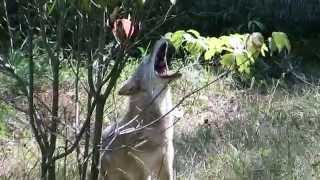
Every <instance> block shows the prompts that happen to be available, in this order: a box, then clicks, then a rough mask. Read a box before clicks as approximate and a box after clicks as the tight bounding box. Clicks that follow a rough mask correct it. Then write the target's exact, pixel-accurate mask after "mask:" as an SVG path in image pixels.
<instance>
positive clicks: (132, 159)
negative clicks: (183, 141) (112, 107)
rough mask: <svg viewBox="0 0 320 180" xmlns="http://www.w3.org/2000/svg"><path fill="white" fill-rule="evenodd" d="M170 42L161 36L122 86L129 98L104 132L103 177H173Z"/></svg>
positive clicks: (144, 179) (114, 179) (126, 179)
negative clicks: (121, 113) (122, 112)
mask: <svg viewBox="0 0 320 180" xmlns="http://www.w3.org/2000/svg"><path fill="white" fill-rule="evenodd" d="M167 50H168V42H167V41H166V40H164V39H160V40H158V41H157V42H156V44H155V46H154V48H153V51H152V53H151V54H150V55H148V56H146V57H144V59H143V62H142V64H141V65H140V66H139V67H138V69H137V70H136V72H135V73H134V74H133V76H132V77H131V78H130V79H129V80H127V81H126V82H125V84H124V85H123V87H122V88H121V89H120V91H119V94H120V95H127V96H129V107H128V112H127V113H126V114H125V116H124V118H123V119H122V121H120V122H118V123H115V124H113V125H112V126H109V127H108V128H107V129H105V130H104V132H103V135H102V147H101V148H102V156H101V161H100V180H151V179H160V180H173V167H172V166H173V158H174V149H173V142H172V139H173V118H172V116H171V115H170V113H168V112H169V111H170V110H171V109H172V102H171V101H172V98H171V93H170V87H169V85H168V84H169V82H170V81H172V80H174V79H177V78H179V77H180V76H181V74H180V73H177V72H176V73H173V72H171V71H169V69H168V62H167Z"/></svg>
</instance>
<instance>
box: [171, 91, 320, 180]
mask: <svg viewBox="0 0 320 180" xmlns="http://www.w3.org/2000/svg"><path fill="white" fill-rule="evenodd" d="M274 92H275V93H274V94H273V92H271V93H268V94H265V95H261V94H252V93H247V94H246V95H245V96H239V97H238V98H239V99H240V102H241V108H243V109H244V112H245V115H243V116H241V118H231V119H230V120H229V121H226V122H225V123H223V124H220V125H219V126H213V124H211V125H210V126H209V125H202V126H198V127H197V128H195V130H194V132H192V133H187V134H182V135H180V136H178V137H176V138H175V141H176V142H175V144H176V152H177V155H176V164H177V165H176V166H177V176H178V179H219V180H220V179H226V180H227V179H228V180H242V179H252V180H257V179H261V180H269V179H270V180H274V179H279V180H282V179H288V180H289V179H290V180H291V179H301V180H305V179H318V178H320V174H319V165H320V164H319V160H320V159H319V157H318V154H319V153H320V147H319V140H320V139H319V133H318V132H319V127H320V126H319V125H320V124H319V122H320V116H319V115H320V114H319V113H320V110H319V106H320V90H319V88H318V87H304V88H298V89H295V90H292V91H291V92H290V93H289V92H286V91H282V90H279V89H277V90H276V91H274ZM272 94H273V96H272ZM249 96H253V97H255V98H252V99H250V98H248V97H249ZM271 98H272V99H271ZM188 120H189V121H192V119H188ZM212 123H213V122H212Z"/></svg>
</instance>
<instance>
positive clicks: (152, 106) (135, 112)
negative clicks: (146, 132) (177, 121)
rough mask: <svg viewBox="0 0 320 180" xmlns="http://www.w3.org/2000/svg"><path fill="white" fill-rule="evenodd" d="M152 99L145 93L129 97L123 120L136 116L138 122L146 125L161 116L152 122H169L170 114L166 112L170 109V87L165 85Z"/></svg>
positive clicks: (170, 119) (170, 121)
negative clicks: (127, 108)
mask: <svg viewBox="0 0 320 180" xmlns="http://www.w3.org/2000/svg"><path fill="white" fill-rule="evenodd" d="M152 99H154V98H152V97H150V96H147V95H137V96H132V97H130V99H129V110H128V112H127V114H126V116H125V118H124V121H126V122H128V121H130V120H132V119H134V118H136V119H137V120H138V123H141V124H142V125H146V124H149V123H151V122H153V121H156V120H157V119H159V118H161V117H163V119H162V120H160V121H159V122H157V123H154V124H155V125H156V124H167V125H169V124H171V123H172V118H171V115H170V114H167V113H168V112H169V111H170V110H171V109H172V97H171V92H170V88H169V87H167V88H166V89H165V90H164V91H163V92H161V94H160V95H159V96H157V98H156V99H155V100H152ZM167 125H165V126H167Z"/></svg>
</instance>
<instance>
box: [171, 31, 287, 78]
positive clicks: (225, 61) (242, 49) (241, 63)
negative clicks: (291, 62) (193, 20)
mask: <svg viewBox="0 0 320 180" xmlns="http://www.w3.org/2000/svg"><path fill="white" fill-rule="evenodd" d="M165 36H166V38H168V39H169V40H170V41H171V42H172V44H173V46H174V47H175V49H176V50H177V51H178V52H180V53H181V54H183V55H187V56H191V57H192V59H199V57H200V58H201V60H203V61H205V62H209V64H212V63H214V64H217V63H218V64H220V65H221V66H222V67H223V68H225V69H231V70H232V71H233V72H235V73H237V74H243V75H247V76H248V77H252V76H255V74H254V72H255V71H253V69H254V68H255V64H257V62H258V61H259V60H260V59H261V57H268V54H267V52H269V56H273V54H274V53H278V54H280V53H283V52H284V53H285V54H287V53H290V51H291V45H290V41H289V39H288V37H287V35H286V34H285V33H283V32H273V33H272V36H271V37H268V38H267V40H265V38H264V37H263V35H262V34H261V33H259V32H254V33H251V34H230V35H228V36H221V37H203V36H201V35H200V33H199V32H197V31H195V30H187V31H183V30H180V31H176V32H174V33H171V32H169V33H167V34H166V35H165ZM206 64H207V63H206Z"/></svg>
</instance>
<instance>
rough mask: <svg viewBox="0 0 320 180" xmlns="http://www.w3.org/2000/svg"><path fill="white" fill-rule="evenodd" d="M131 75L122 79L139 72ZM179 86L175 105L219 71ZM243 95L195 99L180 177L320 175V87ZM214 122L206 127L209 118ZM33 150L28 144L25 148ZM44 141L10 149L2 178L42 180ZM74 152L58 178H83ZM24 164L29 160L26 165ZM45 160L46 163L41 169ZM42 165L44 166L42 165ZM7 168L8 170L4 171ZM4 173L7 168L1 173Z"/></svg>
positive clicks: (185, 126)
mask: <svg viewBox="0 0 320 180" xmlns="http://www.w3.org/2000/svg"><path fill="white" fill-rule="evenodd" d="M135 67H136V64H135V63H132V64H130V65H129V66H127V68H126V69H125V70H124V73H123V76H122V77H121V80H120V81H119V83H118V84H119V85H118V86H117V88H119V87H120V86H121V85H120V84H121V82H122V81H124V80H125V79H126V77H128V75H129V74H131V73H132V71H133V70H134V69H135ZM184 72H185V76H184V77H183V78H182V79H181V80H179V81H177V82H175V83H173V84H172V85H173V94H174V96H173V97H174V102H177V101H178V100H179V98H181V97H183V96H184V95H185V94H187V93H188V92H191V91H192V90H193V89H195V88H198V87H201V86H202V85H204V84H206V83H208V82H209V81H211V80H212V79H214V76H215V75H216V73H218V72H211V71H207V70H205V69H202V68H194V67H190V68H185V69H184ZM116 92H117V91H116V90H115V91H114V93H113V95H112V96H111V98H110V99H109V100H108V102H107V105H106V117H105V119H106V120H105V124H108V121H110V120H112V119H114V118H119V114H120V113H121V112H122V111H123V110H124V108H125V107H124V106H123V102H124V101H125V98H124V97H120V96H117V93H116ZM263 92H264V93H263V94H261V91H260V90H257V89H254V88H253V89H250V90H236V89H233V88H232V86H230V81H229V80H228V79H227V80H221V81H218V82H217V83H215V84H213V85H212V86H210V87H208V88H206V89H204V90H203V91H201V92H200V93H197V94H195V95H194V96H192V97H191V98H189V99H187V100H186V101H185V102H184V103H183V105H182V106H180V107H179V108H178V110H179V111H180V112H181V113H182V114H183V116H182V117H180V120H179V123H178V124H177V126H176V133H175V139H174V143H175V152H176V153H175V171H176V177H177V179H179V180H202V179H203V180H278V179H279V180H287V179H288V180H292V179H297V180H300V179H301V180H309V179H310V180H311V179H319V178H320V156H319V154H320V147H319V140H320V138H319V133H318V132H319V130H320V129H319V128H320V89H319V87H317V86H300V87H296V88H290V89H289V88H287V87H286V86H282V84H281V83H279V84H278V85H277V83H275V85H271V86H270V87H269V88H268V89H265V90H264V91H263ZM206 119H207V120H208V123H204V120H206ZM24 145H25V146H24ZM36 149H37V146H36V143H35V142H33V141H27V142H25V141H21V142H18V143H17V144H12V145H10V146H2V147H1V152H3V153H2V154H1V155H0V158H1V161H0V163H6V162H10V163H6V165H10V169H9V170H8V171H7V172H6V173H4V174H1V175H2V176H1V175H0V179H1V180H2V179H11V180H16V179H18V180H20V179H39V178H37V177H39V169H38V165H39V158H40V157H38V155H39V153H37V150H36ZM74 157H75V156H74V154H73V155H71V156H70V157H68V159H67V174H65V173H64V169H63V167H64V164H63V160H60V161H58V163H57V165H58V167H57V177H58V179H64V177H65V175H66V176H67V178H66V179H70V180H77V179H79V178H78V176H77V174H78V172H77V162H76V160H75V158H74ZM19 162H23V163H19ZM37 163H38V164H37ZM34 165H36V166H34ZM0 167H1V166H0ZM0 171H1V169H0Z"/></svg>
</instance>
